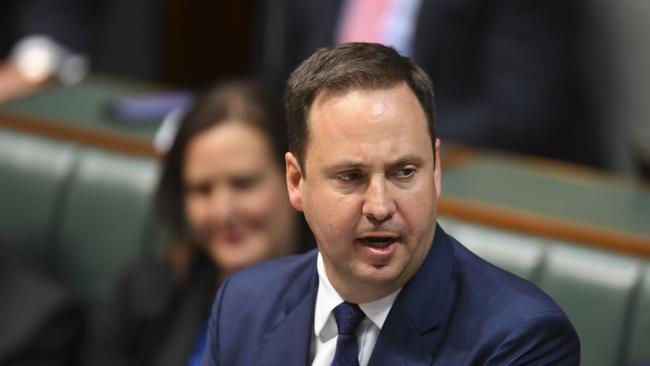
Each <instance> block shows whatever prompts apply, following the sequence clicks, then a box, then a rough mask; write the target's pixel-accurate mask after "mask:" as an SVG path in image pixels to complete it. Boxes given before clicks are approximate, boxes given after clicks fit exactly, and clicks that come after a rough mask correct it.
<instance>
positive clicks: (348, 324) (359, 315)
mask: <svg viewBox="0 0 650 366" xmlns="http://www.w3.org/2000/svg"><path fill="white" fill-rule="evenodd" d="M332 312H333V313H334V319H336V325H337V326H338V328H339V334H354V332H355V331H356V329H357V327H358V326H359V323H361V321H362V320H363V318H364V317H365V314H364V313H363V311H361V309H359V306H358V305H357V304H351V303H349V302H347V301H346V302H342V303H340V304H339V305H338V306H337V307H335V308H334V310H332Z"/></svg>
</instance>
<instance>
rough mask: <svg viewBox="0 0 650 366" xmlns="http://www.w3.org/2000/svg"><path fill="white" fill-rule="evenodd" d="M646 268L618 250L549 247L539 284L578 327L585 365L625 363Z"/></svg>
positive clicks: (567, 246) (564, 246) (598, 365)
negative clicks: (632, 316)
mask: <svg viewBox="0 0 650 366" xmlns="http://www.w3.org/2000/svg"><path fill="white" fill-rule="evenodd" d="M641 268H642V266H641V262H640V261H639V260H637V259H635V258H631V257H627V256H623V255H619V254H615V253H609V252H604V251H600V250H594V249H588V248H582V247H579V246H570V245H561V244H557V245H553V246H552V247H550V248H549V250H548V254H547V256H546V261H545V264H544V266H543V268H542V272H541V278H540V281H539V283H538V285H539V286H540V287H541V288H542V289H544V291H546V292H547V293H548V294H549V295H550V296H551V297H552V298H553V299H555V301H557V303H558V304H560V306H561V307H562V309H563V310H564V311H565V312H566V314H567V315H568V316H569V319H571V322H572V323H573V325H574V326H575V327H576V330H577V332H578V335H579V337H580V342H581V345H582V364H583V365H589V366H620V365H621V364H622V357H623V354H622V350H623V349H624V346H625V341H626V334H627V331H628V329H627V324H628V320H629V309H630V305H631V303H632V300H633V295H634V292H635V288H636V286H637V283H638V280H639V275H640V271H641Z"/></svg>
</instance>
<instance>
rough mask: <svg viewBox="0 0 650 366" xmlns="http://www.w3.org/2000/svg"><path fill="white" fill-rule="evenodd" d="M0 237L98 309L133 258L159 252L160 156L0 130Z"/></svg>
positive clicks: (92, 308)
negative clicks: (156, 207) (157, 196)
mask: <svg viewBox="0 0 650 366" xmlns="http://www.w3.org/2000/svg"><path fill="white" fill-rule="evenodd" d="M0 177H1V178H0V202H1V204H0V238H1V239H2V241H3V242H4V241H6V242H7V243H12V245H14V246H16V247H18V249H19V251H20V252H23V253H25V254H26V255H27V256H29V257H30V258H31V257H34V258H35V259H37V260H41V259H47V261H43V264H44V265H45V266H46V267H47V269H49V270H52V272H54V273H55V274H56V275H57V276H59V277H61V278H62V279H63V280H65V281H66V282H67V283H68V284H69V285H71V287H72V288H73V289H74V290H76V291H77V292H78V293H79V294H80V295H81V298H82V300H83V301H84V302H85V303H86V304H87V305H88V309H89V310H90V311H91V312H93V313H94V311H95V310H97V307H98V306H100V304H101V303H102V301H103V300H104V299H105V298H106V296H107V295H108V294H109V292H110V289H111V287H112V286H113V282H114V280H115V278H116V277H117V276H118V275H119V273H120V272H121V271H122V269H123V267H124V266H125V265H126V264H128V263H129V262H130V261H131V259H133V258H134V257H135V256H137V255H140V254H144V253H147V252H150V251H153V250H155V242H156V239H157V234H158V232H159V230H158V228H157V226H156V225H155V222H154V219H153V210H152V198H153V197H152V196H153V192H154V190H155V186H156V184H157V180H158V161H157V160H155V159H150V158H141V157H134V156H130V155H123V154H118V153H113V152H108V151H103V150H98V149H93V148H87V147H82V146H78V145H73V144H69V143H63V142H59V141H55V140H47V139H43V138H36V137H33V136H31V135H27V134H22V133H16V132H13V131H10V130H6V129H0Z"/></svg>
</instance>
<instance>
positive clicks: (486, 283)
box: [202, 227, 580, 366]
mask: <svg viewBox="0 0 650 366" xmlns="http://www.w3.org/2000/svg"><path fill="white" fill-rule="evenodd" d="M317 289H318V275H317V272H316V252H315V251H312V252H309V253H307V254H304V255H301V256H294V257H288V258H283V259H279V260H276V261H272V262H268V263H265V264H262V265H259V266H256V267H253V268H251V269H248V270H245V271H243V272H240V273H237V274H235V275H233V276H232V277H231V278H230V279H228V280H227V281H226V282H225V283H224V284H223V286H222V288H221V289H220V290H219V293H218V295H217V299H216V302H215V304H214V307H213V310H212V316H211V319H210V324H209V329H208V344H207V347H206V351H205V353H204V355H203V360H202V365H203V366H209V365H224V366H236V365H242V366H244V365H269V366H270V365H278V366H279V365H283V366H286V365H306V364H308V362H309V347H310V341H311V335H312V332H313V330H312V329H313V315H314V314H313V313H314V304H315V300H316V292H317ZM579 362H580V344H579V341H578V337H577V335H576V332H575V330H574V329H573V326H572V325H571V323H570V322H569V320H568V319H567V317H566V316H565V314H564V313H563V312H562V310H561V309H560V308H559V307H558V306H557V305H556V304H555V303H554V302H553V300H551V299H550V298H549V297H548V296H547V295H545V294H544V293H543V292H542V291H540V290H539V289H538V288H537V287H535V286H534V285H532V284H530V283H529V282H527V281H525V280H522V279H520V278H518V277H516V276H514V275H511V274H509V273H507V272H505V271H503V270H501V269H499V268H497V267H495V266H493V265H491V264H489V263H487V262H485V261H483V260H481V259H480V258H478V257H477V256H475V255H474V254H472V253H471V252H469V251H468V250H467V249H465V248H464V247H463V246H462V245H461V244H460V243H458V242H457V241H456V240H455V239H453V238H452V237H451V236H449V235H447V234H446V233H445V232H444V231H443V230H442V229H441V228H440V227H438V228H437V229H436V234H435V239H434V241H433V245H432V247H431V250H430V251H429V254H428V255H427V258H426V260H425V261H424V263H423V264H422V266H421V267H420V269H419V270H418V272H417V273H416V275H415V276H414V277H413V278H412V279H411V281H410V282H409V283H408V284H406V286H404V288H403V289H402V291H401V292H400V294H399V296H398V297H397V299H396V300H395V303H394V305H393V307H392V309H391V311H390V313H389V315H388V318H387V319H386V322H385V323H384V326H383V328H382V330H381V332H380V334H379V338H378V340H377V344H376V345H375V348H374V351H373V353H372V356H371V359H370V363H369V365H372V366H379V365H386V366H397V365H578V364H579Z"/></svg>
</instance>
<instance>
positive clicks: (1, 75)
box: [0, 61, 47, 102]
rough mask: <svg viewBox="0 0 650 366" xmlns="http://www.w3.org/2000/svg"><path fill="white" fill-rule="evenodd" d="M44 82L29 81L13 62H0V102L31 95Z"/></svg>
mask: <svg viewBox="0 0 650 366" xmlns="http://www.w3.org/2000/svg"><path fill="white" fill-rule="evenodd" d="M46 81H47V80H42V81H32V80H29V79H28V78H26V77H25V75H23V74H22V73H21V72H20V69H19V68H18V66H17V65H16V64H15V63H14V62H12V61H0V102H4V101H7V100H9V99H13V98H17V97H20V96H24V95H28V94H31V93H33V92H34V91H36V90H38V89H39V88H40V87H41V86H43V85H44V84H45V82H46Z"/></svg>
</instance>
